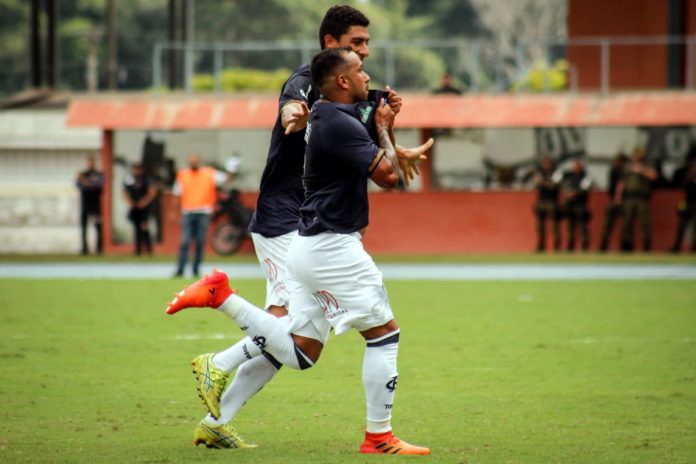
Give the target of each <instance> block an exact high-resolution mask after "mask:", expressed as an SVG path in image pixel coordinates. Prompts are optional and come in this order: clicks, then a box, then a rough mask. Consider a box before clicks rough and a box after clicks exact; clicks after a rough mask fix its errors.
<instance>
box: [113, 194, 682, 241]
mask: <svg viewBox="0 0 696 464" xmlns="http://www.w3.org/2000/svg"><path fill="white" fill-rule="evenodd" d="M535 196H536V194H535V193H534V192H513V191H509V192H504V191H498V192H428V193H400V192H389V193H373V194H371V196H370V208H371V209H370V226H369V228H368V231H367V234H366V235H365V238H364V243H365V246H366V248H367V249H368V250H369V251H370V252H371V253H377V254H385V255H389V254H398V255H428V254H437V255H448V254H477V253H480V254H491V253H528V252H531V251H533V250H534V249H535V246H536V225H535V219H534V215H533V212H532V208H533V204H534V200H535ZM681 196H682V195H681V192H679V191H673V190H661V191H657V192H655V194H654V195H653V198H652V233H653V251H666V250H667V249H668V248H669V247H670V246H671V245H672V240H673V239H674V231H675V229H676V207H677V203H678V202H679V200H680V199H681ZM256 197H257V195H256V194H255V193H245V194H243V198H242V200H243V202H244V203H245V204H247V205H254V204H255V202H256ZM176 201H177V200H176V199H175V198H174V197H172V196H170V195H167V197H166V199H165V202H164V203H165V209H166V211H165V215H164V232H165V233H164V241H163V243H162V244H161V245H159V246H158V247H157V248H156V251H157V252H158V253H175V252H176V249H177V246H178V240H179V214H178V208H177V207H176ZM607 204H608V196H607V194H606V192H602V191H595V192H592V193H591V195H590V210H591V214H592V219H591V223H590V234H591V245H590V250H591V251H596V250H597V248H598V246H599V241H600V239H601V232H602V227H603V224H604V210H605V208H606V206H607ZM563 227H564V229H563V231H562V233H563V236H564V243H565V235H566V230H565V227H566V224H565V222H564V223H563ZM620 227H621V224H620V221H619V223H618V224H617V225H616V227H615V230H614V234H613V240H612V242H611V246H610V251H616V250H617V245H618V237H619V234H620ZM637 236H638V237H640V235H637ZM549 237H550V234H549ZM549 242H550V240H549ZM578 243H579V240H578ZM637 243H640V242H639V241H638V242H637ZM131 249H132V248H131V246H127V247H126V246H123V245H121V246H114V247H113V249H112V250H111V251H112V252H130V251H131ZM240 253H253V247H252V245H251V242H250V241H247V242H245V244H244V245H243V247H242V248H241V250H240Z"/></svg>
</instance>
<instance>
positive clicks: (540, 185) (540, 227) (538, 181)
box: [534, 156, 561, 252]
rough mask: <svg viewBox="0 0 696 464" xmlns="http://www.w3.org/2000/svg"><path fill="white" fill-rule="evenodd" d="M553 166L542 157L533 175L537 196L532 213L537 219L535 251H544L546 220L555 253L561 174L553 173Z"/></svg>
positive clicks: (558, 241)
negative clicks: (548, 222) (548, 224)
mask: <svg viewBox="0 0 696 464" xmlns="http://www.w3.org/2000/svg"><path fill="white" fill-rule="evenodd" d="M554 170H555V164H554V162H553V159H551V157H549V156H544V157H543V158H542V160H541V164H540V165H539V167H538V169H537V171H536V173H535V174H534V186H535V188H536V189H537V192H538V196H537V201H536V204H535V205H534V213H535V215H536V218H537V239H538V241H537V248H536V249H537V251H538V252H542V251H544V250H545V249H546V219H549V220H550V221H551V226H552V230H553V246H554V249H555V250H556V251H558V250H560V248H561V230H560V220H561V215H560V209H559V206H558V192H559V187H560V181H561V174H560V173H559V172H554Z"/></svg>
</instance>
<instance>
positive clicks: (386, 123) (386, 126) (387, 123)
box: [371, 101, 399, 188]
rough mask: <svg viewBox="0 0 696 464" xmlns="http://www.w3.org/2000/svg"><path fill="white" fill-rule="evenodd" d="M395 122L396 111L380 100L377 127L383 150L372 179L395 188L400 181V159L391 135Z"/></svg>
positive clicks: (384, 186) (385, 186) (376, 115)
mask: <svg viewBox="0 0 696 464" xmlns="http://www.w3.org/2000/svg"><path fill="white" fill-rule="evenodd" d="M393 124H394V112H393V111H392V110H391V108H390V107H389V105H386V104H385V103H384V101H380V102H379V104H378V106H377V111H376V112H375V127H376V129H377V138H378V141H379V146H380V147H382V151H381V152H380V153H379V154H378V155H377V156H378V158H376V162H377V165H376V166H375V168H374V170H372V175H371V179H372V181H373V182H374V183H376V184H377V185H379V186H380V187H382V188H394V187H396V185H397V183H398V182H399V161H398V159H397V156H396V149H395V148H394V144H392V140H391V137H390V129H391V127H392V126H393Z"/></svg>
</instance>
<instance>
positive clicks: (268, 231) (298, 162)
mask: <svg viewBox="0 0 696 464" xmlns="http://www.w3.org/2000/svg"><path fill="white" fill-rule="evenodd" d="M319 96H320V94H319V90H318V89H315V87H314V85H313V84H312V79H311V75H310V66H309V65H308V64H306V65H303V66H300V67H299V68H297V69H296V70H295V71H294V72H293V73H292V75H291V76H290V77H289V78H288V80H287V81H286V82H285V84H284V85H283V90H282V91H281V94H280V97H279V99H278V109H279V111H278V117H277V119H276V122H275V125H274V126H273V132H272V134H271V144H270V148H269V150H268V157H267V159H266V166H265V168H264V170H263V174H262V175H261V185H260V187H259V198H258V200H257V203H256V212H255V213H254V216H253V218H252V220H251V224H250V225H249V229H250V230H251V231H252V232H255V233H258V234H261V235H263V236H264V237H269V238H272V237H277V236H279V235H283V234H286V233H288V232H292V231H294V230H297V229H298V226H299V217H300V206H301V205H302V201H303V200H304V197H305V195H304V187H303V185H302V173H303V166H304V153H305V130H301V131H297V132H293V133H290V134H288V135H285V129H284V128H283V125H282V123H281V119H280V108H282V107H283V105H285V104H286V103H288V102H289V101H291V100H298V101H304V102H306V103H307V107H309V108H312V106H313V105H314V103H315V102H316V101H317V100H318V99H319ZM385 96H386V93H385V92H382V91H379V90H370V92H369V97H368V98H369V100H370V101H372V102H377V101H379V99H380V98H384V97H385ZM368 106H370V109H366V108H367V107H368ZM374 107H375V104H372V105H369V104H368V103H367V102H364V103H363V104H362V109H361V110H359V111H358V112H357V113H356V117H358V118H359V119H360V121H361V122H362V123H363V124H365V125H367V126H368V127H370V135H371V136H372V137H373V138H374V139H375V140H376V131H375V128H374V124H373V123H372V120H373V118H374Z"/></svg>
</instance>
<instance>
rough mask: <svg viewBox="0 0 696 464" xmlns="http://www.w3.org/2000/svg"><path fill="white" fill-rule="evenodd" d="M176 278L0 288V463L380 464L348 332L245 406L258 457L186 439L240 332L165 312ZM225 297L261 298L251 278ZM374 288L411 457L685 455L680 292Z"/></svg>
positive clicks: (569, 459)
mask: <svg viewBox="0 0 696 464" xmlns="http://www.w3.org/2000/svg"><path fill="white" fill-rule="evenodd" d="M180 284H181V282H180V281H179V282H177V281H170V280H149V281H99V280H97V281H77V280H57V281H31V280H17V279H4V280H3V279H0V316H1V317H2V319H1V320H2V323H1V324H0V369H1V370H2V377H0V378H1V379H2V381H1V382H0V401H1V404H2V408H1V409H0V462H2V463H15V462H31V463H34V462H61V463H63V462H69V463H102V462H103V463H131V462H142V463H196V462H201V463H215V462H235V463H309V462H313V463H376V462H385V461H386V460H391V458H386V457H379V456H361V455H359V454H357V453H356V449H357V447H358V445H359V443H360V441H361V438H362V433H363V423H364V398H363V391H362V386H361V380H360V368H361V362H362V352H363V343H362V341H361V339H360V337H359V335H357V334H355V333H349V334H346V335H343V336H341V337H337V338H336V337H332V339H331V340H330V342H329V344H328V346H327V348H326V350H325V352H324V354H323V355H322V359H321V360H320V361H319V363H318V365H317V366H316V367H314V368H313V369H310V370H309V371H306V372H296V371H292V370H291V369H288V368H284V369H282V371H281V373H280V374H279V375H278V376H277V377H276V379H275V380H274V381H273V382H272V383H271V384H269V385H268V386H267V387H266V388H265V389H264V390H263V391H262V392H261V393H260V394H259V395H258V397H256V398H255V399H253V400H252V401H251V402H250V403H249V404H247V405H246V407H245V408H244V409H243V410H242V412H241V413H240V415H239V416H238V417H237V419H236V421H235V423H236V426H237V428H238V430H239V431H240V432H241V434H242V436H244V437H245V438H246V439H247V440H249V441H253V442H255V443H257V444H259V448H257V449H255V450H223V451H220V450H208V449H205V448H203V447H199V448H195V447H194V446H192V445H191V438H192V432H193V428H194V427H195V425H196V423H197V421H199V420H200V419H201V417H202V416H203V407H202V405H200V404H199V402H198V398H197V397H196V394H195V387H194V381H193V377H192V376H191V374H190V371H189V365H188V362H189V360H190V359H191V358H192V357H193V356H195V355H196V354H199V353H201V352H206V351H213V350H220V349H223V348H225V347H226V346H227V345H229V344H230V343H231V342H232V341H236V340H237V339H239V338H241V332H240V331H239V330H238V329H237V328H236V327H235V326H234V325H233V324H232V323H231V321H229V320H228V319H226V318H225V317H224V316H223V315H222V314H219V313H215V312H213V311H210V310H189V311H184V312H182V313H181V314H177V315H176V316H166V315H165V314H164V305H165V302H166V300H167V299H168V298H169V296H170V295H171V293H172V292H173V291H175V290H177V288H176V286H177V285H180ZM239 287H240V288H241V290H242V292H243V293H244V295H246V296H247V297H248V299H250V300H251V301H256V302H259V301H262V296H263V292H264V285H263V283H262V282H261V281H241V282H239ZM387 287H388V289H389V293H390V296H391V300H392V305H393V307H394V309H395V312H396V314H397V320H398V321H399V323H400V325H401V327H402V337H401V345H400V354H399V374H400V378H399V389H398V390H397V396H396V403H395V411H394V419H393V425H394V427H395V430H396V432H397V433H398V434H399V435H400V436H402V437H403V438H404V439H406V440H409V441H412V442H415V443H422V444H427V445H429V446H430V447H431V448H432V450H433V455H432V456H430V457H428V458H420V460H422V461H424V462H431V463H435V462H437V463H551V462H562V463H576V462H577V463H593V464H595V463H612V464H613V463H639V462H640V463H643V462H644V463H661V462H668V463H692V462H696V439H695V437H696V288H695V285H694V282H693V281H620V282H599V281H591V282H580V281H578V282H565V281H564V282H557V281H545V282H425V283H423V282H387ZM218 334H221V335H223V336H228V337H229V338H228V339H219V338H216V337H217V336H218ZM418 459H419V458H413V459H406V460H407V461H409V462H411V461H415V460H418ZM398 460H403V459H398Z"/></svg>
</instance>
